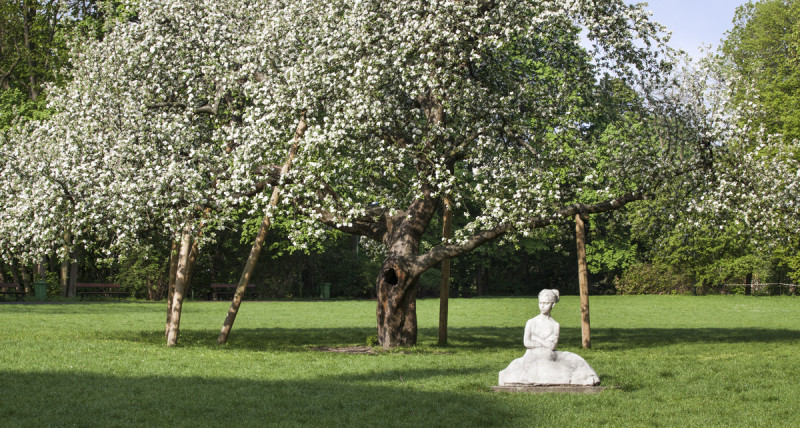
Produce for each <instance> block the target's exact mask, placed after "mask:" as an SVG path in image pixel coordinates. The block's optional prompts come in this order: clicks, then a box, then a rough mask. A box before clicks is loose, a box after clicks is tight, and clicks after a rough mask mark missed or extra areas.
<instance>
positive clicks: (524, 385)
mask: <svg viewBox="0 0 800 428" xmlns="http://www.w3.org/2000/svg"><path fill="white" fill-rule="evenodd" d="M558 300H559V292H558V290H542V291H541V292H540V293H539V310H540V311H541V313H540V314H539V315H537V316H536V317H535V318H532V319H530V320H528V322H527V323H526V324H525V336H524V339H523V342H524V344H525V347H526V348H528V350H527V351H525V355H523V356H522V357H521V358H517V359H516V360H514V361H512V362H511V364H509V365H508V367H506V369H505V370H503V371H501V372H500V376H499V377H500V381H499V385H500V386H499V387H496V388H495V390H501V391H511V390H526V391H530V390H535V389H536V388H534V387H564V386H569V387H597V386H599V385H600V378H599V377H598V376H597V373H595V371H594V370H593V369H592V367H591V366H589V364H588V363H587V362H586V360H584V359H583V358H581V357H580V356H578V355H577V354H573V353H572V352H566V351H556V350H555V349H556V345H558V335H559V332H560V326H559V324H558V323H557V322H556V321H555V320H554V319H553V318H551V317H550V311H551V310H552V309H553V306H554V305H555V304H556V302H558ZM551 390H553V389H552V388H551ZM553 391H556V390H553Z"/></svg>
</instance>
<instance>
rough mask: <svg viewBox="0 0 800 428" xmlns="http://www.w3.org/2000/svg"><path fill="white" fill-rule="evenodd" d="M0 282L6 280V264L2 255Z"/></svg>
mask: <svg viewBox="0 0 800 428" xmlns="http://www.w3.org/2000/svg"><path fill="white" fill-rule="evenodd" d="M0 282H6V264H5V263H3V258H2V257H0Z"/></svg>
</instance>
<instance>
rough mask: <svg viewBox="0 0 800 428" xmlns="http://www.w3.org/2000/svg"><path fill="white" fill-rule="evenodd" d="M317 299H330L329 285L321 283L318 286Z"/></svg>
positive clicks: (328, 283)
mask: <svg viewBox="0 0 800 428" xmlns="http://www.w3.org/2000/svg"><path fill="white" fill-rule="evenodd" d="M319 297H320V298H321V299H324V300H328V299H330V298H331V283H330V282H323V283H322V284H320V285H319Z"/></svg>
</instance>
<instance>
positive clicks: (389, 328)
mask: <svg viewBox="0 0 800 428" xmlns="http://www.w3.org/2000/svg"><path fill="white" fill-rule="evenodd" d="M417 279H418V277H412V276H411V275H410V272H409V270H408V268H406V267H405V263H403V262H402V261H401V260H398V259H394V258H388V259H387V260H385V261H384V262H383V266H382V267H381V273H380V276H378V283H377V285H376V289H377V291H378V309H377V316H378V343H380V344H381V345H382V346H383V348H384V349H389V348H394V347H397V346H412V345H415V344H416V343H417Z"/></svg>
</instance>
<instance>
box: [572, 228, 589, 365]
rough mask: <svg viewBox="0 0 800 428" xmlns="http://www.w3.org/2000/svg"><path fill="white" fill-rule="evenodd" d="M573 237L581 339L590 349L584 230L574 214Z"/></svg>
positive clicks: (587, 275) (585, 346)
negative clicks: (576, 252)
mask: <svg viewBox="0 0 800 428" xmlns="http://www.w3.org/2000/svg"><path fill="white" fill-rule="evenodd" d="M575 237H576V241H577V246H578V284H579V287H580V293H581V338H582V342H583V347H584V348H586V349H589V348H591V347H592V336H591V329H590V327H589V272H588V270H587V269H586V228H585V225H584V220H583V217H581V215H580V214H575Z"/></svg>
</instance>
